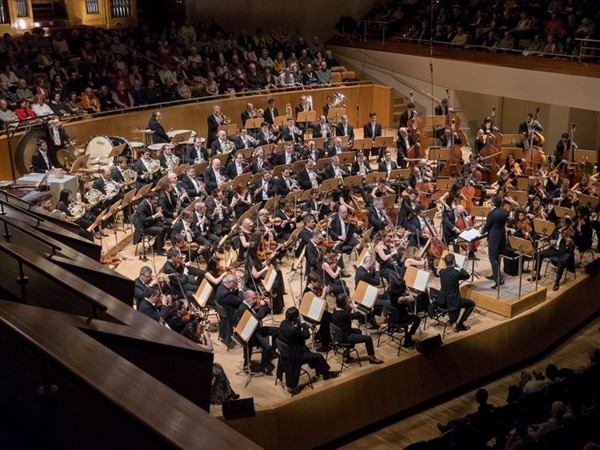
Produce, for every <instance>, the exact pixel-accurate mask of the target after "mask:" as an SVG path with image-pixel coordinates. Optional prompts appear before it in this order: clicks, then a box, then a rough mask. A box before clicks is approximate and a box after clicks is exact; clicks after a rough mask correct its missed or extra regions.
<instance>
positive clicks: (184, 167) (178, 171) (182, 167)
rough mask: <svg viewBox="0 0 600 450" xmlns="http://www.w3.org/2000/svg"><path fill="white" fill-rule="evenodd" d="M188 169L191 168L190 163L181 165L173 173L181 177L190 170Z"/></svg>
mask: <svg viewBox="0 0 600 450" xmlns="http://www.w3.org/2000/svg"><path fill="white" fill-rule="evenodd" d="M188 167H190V165H189V164H188V163H185V164H179V165H178V166H177V167H175V168H174V169H173V173H174V174H175V175H177V176H178V177H179V176H180V175H181V174H182V173H184V172H185V171H187V170H188Z"/></svg>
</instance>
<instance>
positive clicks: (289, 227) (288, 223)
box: [274, 198, 297, 242]
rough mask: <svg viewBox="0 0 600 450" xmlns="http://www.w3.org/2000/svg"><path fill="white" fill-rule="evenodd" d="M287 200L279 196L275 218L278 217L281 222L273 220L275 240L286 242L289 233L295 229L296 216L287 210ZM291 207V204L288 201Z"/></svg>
mask: <svg viewBox="0 0 600 450" xmlns="http://www.w3.org/2000/svg"><path fill="white" fill-rule="evenodd" d="M286 205H287V202H286V201H285V198H281V199H280V200H279V203H278V205H277V209H276V210H275V214H274V216H275V219H279V220H280V221H281V222H279V223H277V222H275V232H276V233H277V241H280V242H286V241H287V240H288V239H289V237H290V235H291V234H292V233H293V232H294V230H295V229H296V222H297V218H296V215H295V214H294V213H293V212H291V211H288V210H287V208H286ZM290 206H291V207H292V209H293V204H291V203H290Z"/></svg>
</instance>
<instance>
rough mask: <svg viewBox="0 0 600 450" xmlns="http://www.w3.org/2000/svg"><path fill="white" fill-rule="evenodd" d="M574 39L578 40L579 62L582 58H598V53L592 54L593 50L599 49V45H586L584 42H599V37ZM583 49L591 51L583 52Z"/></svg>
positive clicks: (599, 56)
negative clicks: (590, 51)
mask: <svg viewBox="0 0 600 450" xmlns="http://www.w3.org/2000/svg"><path fill="white" fill-rule="evenodd" d="M575 40H576V41H580V44H579V62H581V60H582V58H600V55H594V53H593V52H594V51H599V50H600V46H595V47H594V46H587V45H584V44H587V43H596V44H600V40H599V39H590V38H575ZM584 49H585V50H592V53H584Z"/></svg>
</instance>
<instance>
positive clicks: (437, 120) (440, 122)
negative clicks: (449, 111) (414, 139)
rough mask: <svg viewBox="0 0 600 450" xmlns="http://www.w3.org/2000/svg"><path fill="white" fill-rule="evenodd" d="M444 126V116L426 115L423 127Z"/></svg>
mask: <svg viewBox="0 0 600 450" xmlns="http://www.w3.org/2000/svg"><path fill="white" fill-rule="evenodd" d="M445 126H446V116H426V117H425V127H428V128H443V127H445Z"/></svg>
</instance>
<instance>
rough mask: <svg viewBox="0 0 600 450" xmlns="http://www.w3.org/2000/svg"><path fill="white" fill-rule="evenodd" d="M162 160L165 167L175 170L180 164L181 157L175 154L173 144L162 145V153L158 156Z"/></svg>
mask: <svg viewBox="0 0 600 450" xmlns="http://www.w3.org/2000/svg"><path fill="white" fill-rule="evenodd" d="M156 159H158V160H159V161H160V166H161V167H162V168H163V169H168V170H173V169H174V168H175V167H177V166H178V165H179V158H178V157H177V156H175V155H174V154H173V145H171V144H164V145H163V146H162V147H161V152H160V155H158V158H156Z"/></svg>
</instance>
